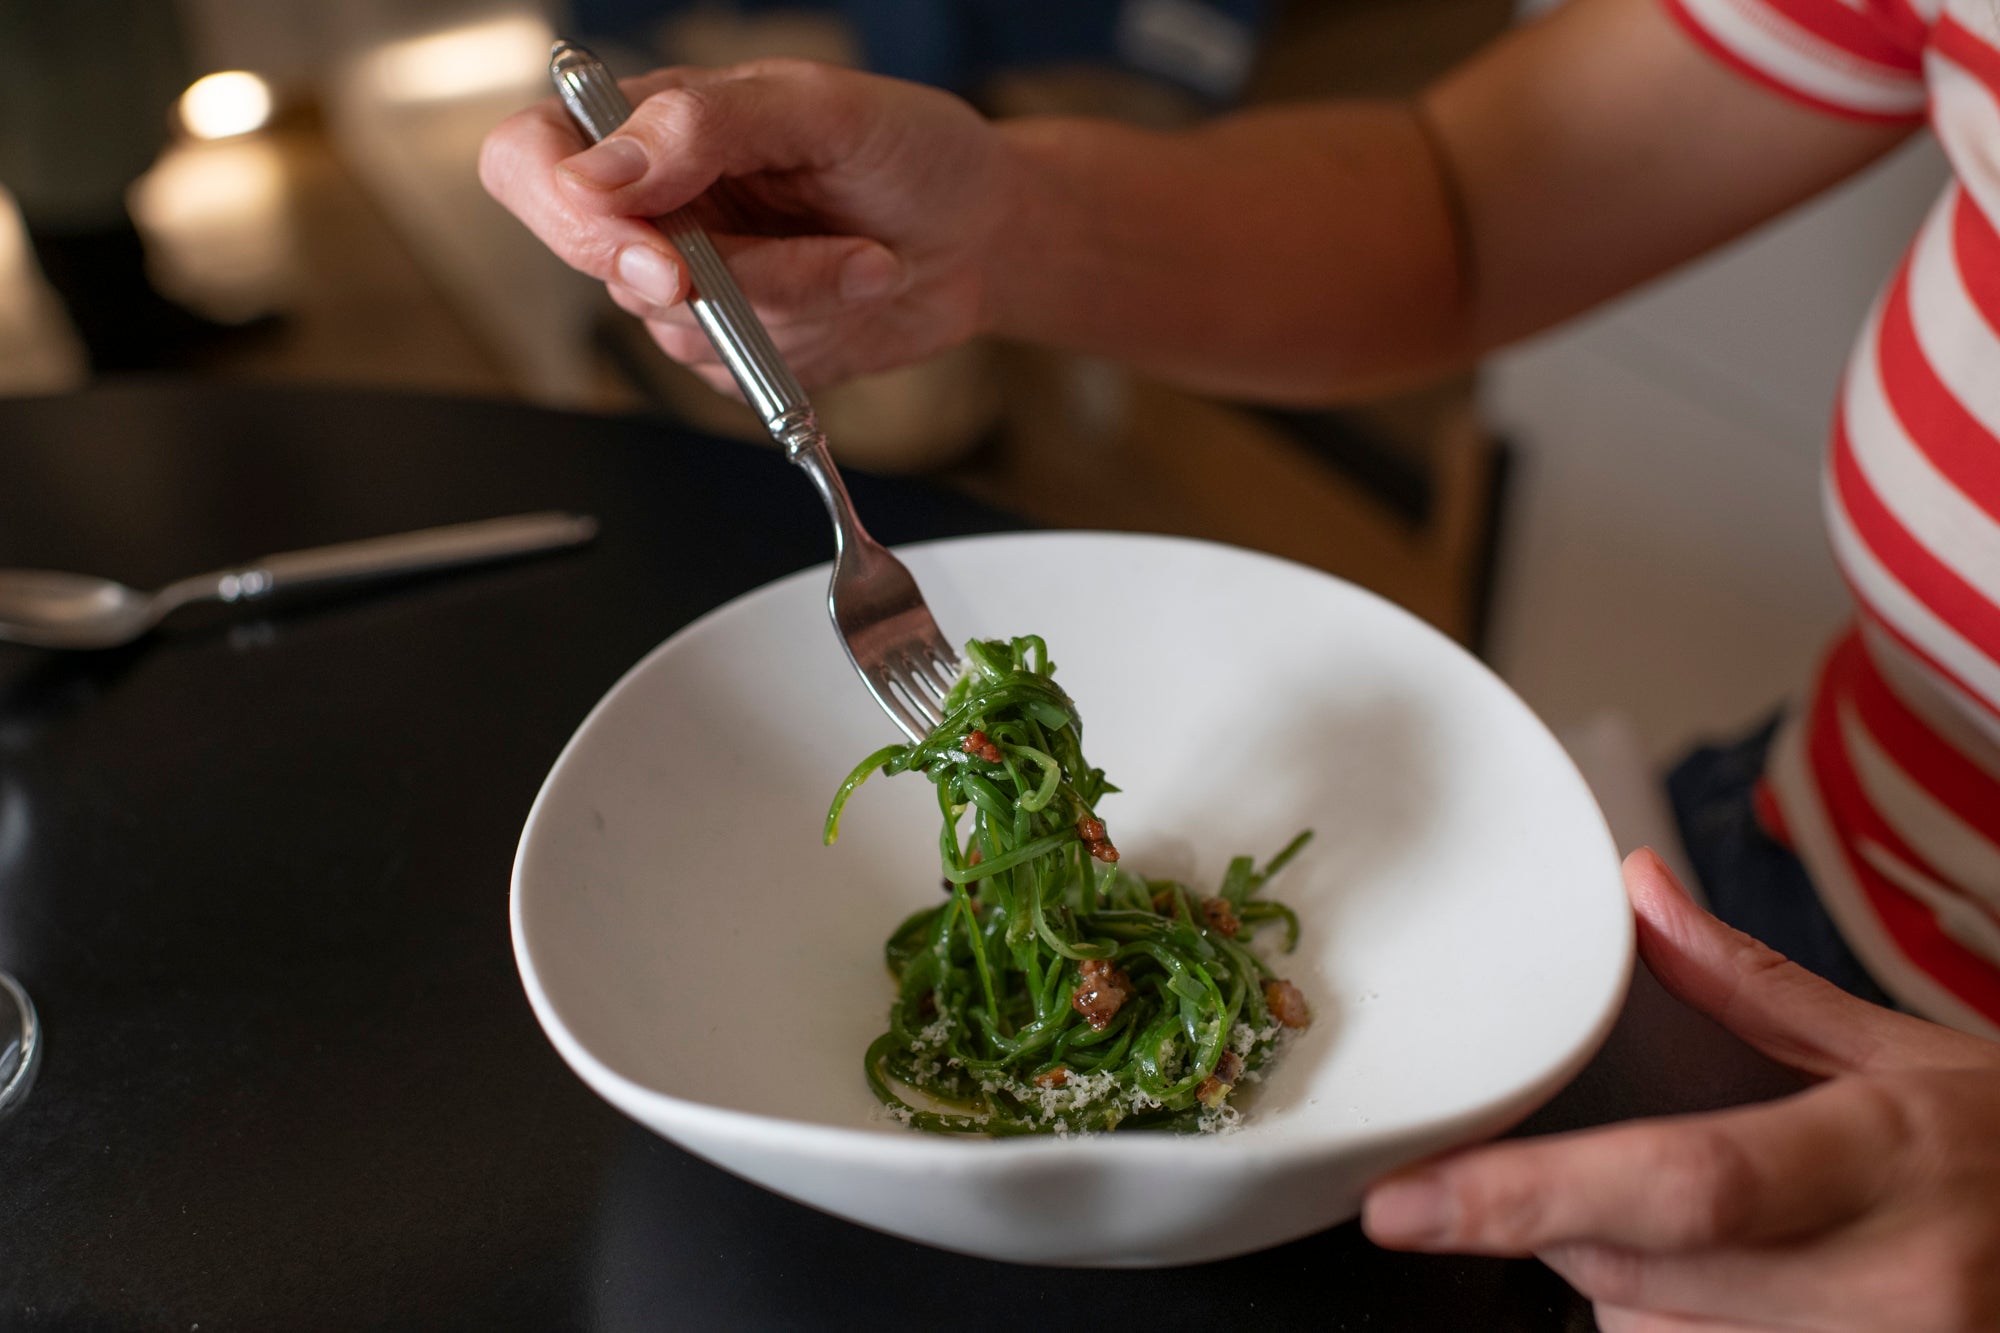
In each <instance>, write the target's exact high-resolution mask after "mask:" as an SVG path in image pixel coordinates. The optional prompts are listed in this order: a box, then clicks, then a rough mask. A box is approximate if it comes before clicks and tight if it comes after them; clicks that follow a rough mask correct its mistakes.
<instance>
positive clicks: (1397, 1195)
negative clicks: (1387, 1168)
mask: <svg viewBox="0 0 2000 1333" xmlns="http://www.w3.org/2000/svg"><path fill="white" fill-rule="evenodd" d="M1451 1224H1452V1204H1451V1196H1450V1195H1449V1194H1448V1193H1447V1192H1446V1190H1445V1187H1444V1182H1442V1181H1440V1180H1438V1179H1437V1178H1436V1177H1434V1176H1412V1177H1410V1178H1409V1179H1406V1180H1395V1181H1390V1182H1389V1183H1388V1184H1386V1185H1378V1186H1376V1187H1375V1188H1374V1189H1373V1190H1370V1191H1369V1193H1368V1201H1367V1203H1366V1205H1364V1207H1363V1210H1362V1226H1363V1227H1364V1228H1366V1230H1367V1232H1368V1235H1369V1237H1370V1238H1371V1239H1373V1240H1374V1241H1375V1242H1376V1243H1378V1244H1381V1245H1411V1246H1421V1245H1426V1244H1432V1243H1436V1242H1440V1241H1443V1240H1444V1239H1445V1237H1446V1235H1447V1233H1448V1232H1449V1231H1450V1229H1451Z"/></svg>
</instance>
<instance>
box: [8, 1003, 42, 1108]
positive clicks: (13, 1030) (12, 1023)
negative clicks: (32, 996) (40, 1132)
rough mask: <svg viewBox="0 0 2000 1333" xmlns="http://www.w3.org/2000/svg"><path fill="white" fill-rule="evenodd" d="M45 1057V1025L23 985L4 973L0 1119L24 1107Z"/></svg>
mask: <svg viewBox="0 0 2000 1333" xmlns="http://www.w3.org/2000/svg"><path fill="white" fill-rule="evenodd" d="M41 1055H42V1032H41V1024H40V1022H39V1021H38V1020H37V1019H36V1017H35V1006H34V1004H33V1002H32V1001H30V1000H29V999H28V993H27V992H26V991H24V990H22V989H21V984H20V983H19V982H18V981H15V980H14V978H12V977H10V976H8V975H7V974H6V973H5V972H0V1116H5V1115H6V1114H7V1113H8V1112H9V1111H12V1110H13V1109H14V1108H15V1107H17V1106H19V1105H20V1104H21V1100H22V1099H23V1098H25V1097H26V1096H27V1095H28V1087H29V1085H30V1084H32V1083H33V1082H34V1081H35V1065H36V1063H37V1062H38V1061H39V1060H40V1059H41Z"/></svg>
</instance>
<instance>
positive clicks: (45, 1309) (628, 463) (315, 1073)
mask: <svg viewBox="0 0 2000 1333" xmlns="http://www.w3.org/2000/svg"><path fill="white" fill-rule="evenodd" d="M853 489H854V492H855V498H856V501H857V504H858V505H859V507H860V509H861V512H862V513H863V514H864V515H866V516H867V518H868V520H869V522H870V524H871V526H872V527H873V528H874V529H875V531H876V532H877V534H878V535H880V536H881V537H882V538H884V539H885V540H887V541H891V542H896V541H910V540H916V539H921V538H927V537H938V536H945V535H952V534H958V533H969V532H980V531H990V530H994V529H1000V528H1006V527H1009V526H1016V525H1014V524H1012V523H1011V522H1010V521H1009V520H1008V519H1007V518H1006V517H1005V516H1003V515H1000V514H996V513H993V512H991V511H988V510H985V509H982V508H980V507H978V506H976V505H973V504H971V503H969V502H967V501H965V500H963V499H959V498H955V497H953V496H951V495H949V494H947V493H944V492H942V491H939V490H937V489H934V488H932V487H929V486H925V485H920V484H916V483H910V482H895V481H885V480H874V479H870V478H865V477H857V478H854V479H853ZM550 508H566V509H572V510H577V511H581V512H588V513H593V514H596V515H598V516H599V518H600V519H601V520H602V522H603V535H602V536H601V538H600V539H599V540H598V542H597V543H596V544H595V545H594V546H593V547H591V548H589V549H588V550H585V551H582V552H578V553H574V554H568V555H563V556H558V557H554V558H545V559H539V560H533V561H529V562H524V563H520V564H516V565H511V566H506V567H501V568H495V569H489V570H485V571H479V572H472V573H463V574H458V575H452V576H445V577H440V578H433V579H427V580H420V581H411V582H407V583H404V584H401V585H398V586H396V587H394V588H392V589H387V590H376V591H373V592H368V593H347V594H341V595H336V596H328V597H319V598H315V599H312V600H310V601H295V602H292V603H289V604H286V605H282V606H262V607H246V608H237V609H234V610H228V609H222V608H214V609H210V610H206V611H194V612H187V613H183V615H182V616H180V617H177V618H176V619H175V620H174V621H173V622H172V623H171V624H170V625H169V626H168V627H167V628H166V629H164V630H163V631H162V632H160V633H157V634H155V635H154V636H153V637H151V638H149V639H148V640H146V641H144V642H143V643H141V644H139V645H136V646H134V647H132V648H129V649H123V650H118V651H115V652H109V653H99V654H72V655H60V654H54V653H45V652H40V651H35V650H31V649H26V648H19V647H11V646H6V645H0V968H5V969H7V970H10V971H12V972H13V973H14V974H15V975H16V976H18V977H19V978H20V979H21V981H22V982H23V983H24V984H25V985H26V987H27V988H28V990H29V991H30V993H31V994H32V995H33V996H34V997H35V1000H36V1003H37V1004H38V1006H39V1007H40V1010H41V1013H42V1018H43V1021H44V1025H45V1033H46V1043H47V1045H46V1057H45V1060H44V1062H43V1066H42V1069H41V1073H40V1077H39V1079H38V1081H37V1083H36V1085H35V1087H34V1090H33V1092H32V1094H31V1095H30V1096H29V1098H28V1100H27V1102H26V1103H25V1104H24V1105H23V1107H22V1108H21V1109H20V1110H19V1111H18V1112H16V1113H15V1114H14V1115H12V1116H11V1117H9V1118H7V1119H6V1120H4V1121H0V1327H6V1328H15V1327H21V1328H30V1329H33V1328H51V1329H66V1328H93V1329H95V1328H134V1329H138V1328H145V1329H171V1330H193V1329H199V1330H201V1331H202V1333H218V1331H220V1330H230V1329H289V1330H313V1329H341V1330H351V1329H360V1328H367V1329H400V1328H409V1329H427V1330H428V1329H457V1328H465V1329H511V1328H524V1329H538V1330H542V1329H547V1330H556V1329H567V1328H593V1329H595V1328H603V1329H622V1328H653V1327H668V1328H700V1329H738V1328H742V1329H785V1328H825V1327H840V1326H846V1325H850V1324H854V1325H858V1324H861V1323H864V1322H865V1323H867V1324H868V1325H870V1326H872V1327H876V1328H905V1327H927V1326H946V1325H949V1326H953V1327H957V1328H961V1329H983V1328H993V1329H1002V1328H1005V1329H1010V1330H1012V1329H1018V1328H1019V1327H1021V1326H1022V1324H1023V1321H1024V1320H1029V1321H1041V1320H1044V1319H1048V1320H1054V1319H1061V1320H1063V1321H1064V1323H1065V1324H1068V1323H1072V1322H1074V1320H1075V1319H1077V1318H1079V1317H1084V1316H1085V1315H1086V1314H1087V1313H1089V1312H1105V1313H1106V1314H1108V1315H1109V1316H1110V1317H1111V1318H1113V1319H1114V1320H1117V1319H1118V1315H1117V1314H1116V1313H1115V1312H1117V1311H1121V1310H1130V1311H1133V1312H1134V1313H1135V1315H1136V1317H1139V1318H1140V1319H1141V1320H1142V1322H1143V1324H1144V1325H1146V1326H1154V1327H1166V1328H1179V1327H1188V1328H1195V1327H1202V1328H1210V1329H1213V1328H1217V1327H1222V1328H1228V1327H1236V1326H1242V1325H1248V1324H1251V1323H1253V1322H1254V1323H1255V1324H1256V1325H1258V1326H1260V1327H1266V1328H1305V1327H1312V1328H1319V1329H1368V1330H1385V1331H1387V1330H1403V1329H1408V1330H1424V1331H1425V1333H1435V1331H1436V1330H1451V1329H1472V1330H1515V1329H1521V1330H1544V1329H1571V1328H1588V1327H1590V1316H1589V1313H1588V1310H1587V1308H1586V1307H1585V1306H1584V1304H1583V1302H1581V1301H1580V1300H1579V1299H1578V1298H1577V1296H1576V1295H1575V1293H1573V1292H1572V1291H1570V1290H1569V1289H1568V1288H1567V1287H1566V1286H1565V1285H1564V1284H1563V1283H1562V1282H1561V1281H1560V1280H1558V1279H1557V1278H1555V1277H1554V1276H1553V1275H1552V1274H1550V1273H1549V1272H1548V1271H1547V1270H1545V1269H1543V1268H1542V1267H1541V1266H1539V1265H1538V1264H1535V1263H1532V1262H1502V1261H1495V1260H1467V1259H1451V1258H1421V1257H1410V1256H1400V1255H1392V1254H1388V1253H1385V1252H1382V1251H1379V1250H1377V1249H1375V1248H1374V1247H1373V1246H1371V1245H1370V1244H1369V1243H1368V1242H1367V1241H1366V1239H1365V1238H1363V1237H1362V1236H1361V1234H1360V1232H1359V1229H1358V1228H1357V1227H1355V1226H1354V1225H1352V1224H1350V1225H1347V1226H1343V1227H1338V1228H1335V1229H1333V1230H1331V1231H1328V1232H1325V1233H1323V1234H1321V1235H1318V1236H1313V1237H1310V1238H1308V1239H1305V1240H1301V1241H1298V1242H1296V1243H1294V1244H1291V1245H1286V1246H1283V1247H1281V1248H1278V1249H1275V1250H1270V1251H1267V1252H1265V1253H1262V1254H1257V1255H1252V1256H1248V1257H1246V1258H1242V1259H1236V1260H1231V1261H1228V1262H1225V1263H1220V1264H1211V1265H1206V1266H1203V1267H1198V1268H1189V1269H1179V1270H1170V1271H1165V1272H1114V1273H1102V1272H1075V1271H1064V1270H1055V1269H1033V1268H1017V1267H1010V1266H1006V1265H1001V1264H994V1263H989V1262H985V1261H981V1260H975V1259H968V1258H964V1257H962V1256H957V1255H950V1254H944V1253H941V1252H938V1251H934V1250H929V1249H926V1248H923V1247H921V1246H917V1245H913V1244H909V1243H907V1242H904V1241H900V1240H895V1239H891V1238H888V1237H884V1236H879V1235H876V1234H874V1233H872V1232H869V1231H865V1230H862V1229H860V1228H858V1227H855V1226H852V1225H849V1224H847V1223H844V1222H840V1221H837V1220H835V1219H833V1218H830V1217H826V1216H824V1215H822V1214H819V1213H817V1212H814V1211H812V1210H810V1209H807V1208H805V1207H802V1206H800V1205H798V1204H794V1203H791V1202H788V1201H786V1200H783V1199H779V1198H777V1197H775V1196H773V1195H770V1194H766V1193H764V1192H763V1191H762V1190H760V1189H758V1188H756V1187H755V1186H752V1185H749V1184H746V1183H744V1182H741V1181H739V1180H737V1179H735V1178H734V1177H732V1176H730V1175H727V1174H726V1173H724V1172H722V1171H720V1170H717V1169H716V1168H714V1167H712V1166H709V1165H708V1164H706V1163H704V1162H702V1161H700V1160H698V1159H696V1158H694V1157H691V1156H689V1155H687V1154H686V1153H683V1152H681V1151H680V1150H678V1149H676V1148H675V1147H673V1146H672V1145H671V1144H669V1143H666V1142H665V1141H663V1140H661V1139H658V1138H656V1137H654V1136H653V1135H652V1134H651V1133H649V1132H647V1131H646V1130H643V1129H641V1128H639V1127H638V1126H637V1125H635V1124H633V1123H631V1122H630V1121H627V1120H626V1119H625V1118H623V1117H622V1116H621V1115H619V1114H618V1113H617V1112H615V1111H613V1110H612V1109H611V1108H610V1107H609V1106H607V1105H606V1104H604V1103H603V1102H601V1101H599V1100H598V1099H597V1098H596V1097H595V1096H594V1095H593V1094H592V1093H590V1092H589V1091H588V1090H587V1089H586V1088H585V1087H584V1086H583V1084H582V1083H580V1082H579V1081H578V1080H577V1079H576V1078H575V1077H574V1076H572V1075H571V1074H570V1072H569V1070H568V1069H567V1068H565V1067H564V1066H563V1064H562V1063H561V1061H560V1060H559V1059H558V1058H557V1056H556V1054H555V1052H554V1050H553V1049H552V1048H551V1047H550V1046H549V1044H548V1043H547V1042H546V1041H545V1040H544V1039H543V1037H542V1034H541V1032H540V1030H539V1029H538V1028H537V1027H536V1025H535V1021H534V1019H533V1017H532V1016H531V1014H530V1013H529V1009H528V1005H527V1003H526V1000H525V998H524V997H523V995H522V992H521V988H520V984H519V981H518V979H517V978H516V975H515V972H514V964H513V958H512V954H511V951H510V947H509V941H508V933H507V883H508V871H509V867H510V864H511V861H512V857H513V852H514V846H515V842H516V839H517V837H518V834H519V830H520V827H521V823H522V820H523V818H524V817H525V816H526V814H527V810H528V806H529V803H530V801H531V800H532V799H533V797H534V794H535V791H536V789H537V788H538V786H539V785H540V783H541V781H542V778H543V776H544V774H545V773H546V772H547V770H548V768H549V765H550V764H551V763H552V762H553V761H554V759H555V757H556V754H557V752H558V751H559V750H560V748H561V747H562V744H563V742H564V741H565V740H566V739H567V738H568V736H569V734H570V732H571V731H572V730H573V729H574V728H575V726H576V725H577V724H578V723H579V722H580V721H581V720H582V718H583V716H584V714H585V712H587V711H588V709H589V708H590V706H591V705H592V704H593V703H594V702H595V701H596V700H597V698H598V697H599V696H600V695H601V694H602V693H603V692H604V691H605V690H606V689H607V688H608V687H609V686H610V685H611V684H612V683H613V682H614V681H615V680H616V679H617V678H618V676H619V675H620V674H621V673H623V672H624V671H625V669H626V668H627V667H628V666H630V665H631V664H632V663H633V662H634V661H635V660H637V659H638V657H640V656H641V655H642V654H643V653H644V652H645V651H646V650H647V649H649V648H651V647H652V646H653V645H654V644H656V643H657V642H659V641H660V640H661V639H663V638H665V637H666V636H667V635H669V634H671V633H672V632H673V631H674V630H676V629H678V628H679V627H680V626H682V625H684V624H686V623H687V622H688V621H689V620H691V619H693V618H694V617H695V616H697V615H699V614H701V613H702V612H704V611H706V610H708V609H710V608H712V607H714V606H716V605H718V604H720V603H722V602H724V601H726V600H728V599H729V598H731V597H734V596H736V595H737V594H739V593H741V592H744V591H746V590H748V589H750V588H753V587H755V586H757V585H759V584H762V583H764V582H766V581H768V580H770V579H772V578H775V577H777V576H779V575H781V574H785V573H788V572H790V571H792V570H795V569H798V568H801V567H803V566H805V565H808V564H812V563H815V562H817V561H820V560H823V559H825V558H826V557H827V556H828V555H829V554H830V539H829V535H828V530H827V527H826V523H825V520H824V518H823V516H822V514H821V512H820V510H819V507H818V501H817V500H816V499H815V497H814V496H813V494H812V492H811V490H810V488H809V487H808V486H807V485H805V484H804V480H803V479H802V478H800V477H798V476H797V475H795V474H794V473H793V471H792V469H790V468H789V466H788V465H787V464H786V463H784V462H783V460H782V459H780V458H779V457H778V456H776V455H775V454H774V453H772V452H771V451H768V450H762V449H755V448H750V447H747V446H743V445H738V444H728V443H721V442H717V441H712V440H706V439H700V438H696V437H693V436H691V435H689V434H688V433H686V432H684V431H681V430H679V429H677V428H675V427H672V426H668V425H662V424H660V423H657V422H649V421H642V420H630V419H606V418H596V417H587V416H580V415H566V414H561V413H554V412H547V411H541V410H536V409H531V408H525V407H519V406H512V405H503V404H495V403H484V402H474V401H460V400H451V399H436V398H422V397H414V396H396V395H386V394H375V393H355V392H340V391H329V390H317V391H308V390H285V389H256V390H252V389H244V388H240V387H239V388H221V387H215V386H205V385H201V384H197V383H191V382H176V381H155V382H147V381H139V382H134V383H130V384H124V385H117V386H114V387H111V388H107V389H99V390H95V391H92V392H89V393H86V394H82V395H77V396H72V397H64V398H52V399H36V400H17V401H11V402H5V401H0V566H32V567H40V568H48V569H73V570H79V571H86V572H90V573H98V574H105V575H109V576H111V577H114V578H118V579H121V580H123V581H125V582H128V583H131V584H133V585H135V586H140V587H148V586H154V585H157V584H159V583H162V582H165V581H168V580H170V579H172V578H175V577H178V576H181V575H184V574H188V573H191V572H194V571H197V570H201V569H207V568H213V567H220V566H226V565H229V564H232V563H239V562H241V561H243V560H244V559H245V558H247V557H250V556H253V555H256V554H261V553H265V552H270V551H278V550H286V549H292V548H296V547H301V546H306V545H312V544H317V543H321V542H330V541H339V540H345V539H349V538H354V537H360V536H368V535H373V534H377V533H389V532H396V531H401V530H404V529H410V528H418V527H424V526H428V525H432V524H440V523H449V522H456V521H461V520H466V519H474V518H483V517H490V516H495V515H500V514H507V513H515V512H521V511H527V510H534V509H550ZM1788 1086H1790V1084H1789V1082H1788V1080H1787V1079H1786V1078H1785V1077H1784V1076H1783V1075H1781V1074H1779V1073H1778V1072H1776V1071H1775V1070H1773V1069H1772V1068H1771V1067H1770V1066H1768V1065H1766V1064H1765V1063H1764V1062H1762V1061H1761V1060H1760V1059H1758V1058H1757V1057H1755V1056H1753V1055H1751V1054H1750V1053H1749V1052H1748V1051H1747V1050H1746V1049H1745V1048H1743V1047H1742V1046H1740V1045H1739V1044H1738V1043H1736V1042H1735V1041H1734V1040H1733V1039H1731V1038H1729V1037H1728V1036H1726V1035H1725V1034H1722V1033H1721V1032H1720V1031H1719V1030H1717V1029H1715V1028H1714V1027H1712V1026H1711V1025H1709V1024H1708V1023H1706V1022H1705V1021H1704V1020H1702V1019H1700V1018H1698V1017H1696V1016H1694V1015H1693V1014H1691V1013H1689V1012H1688V1011H1686V1010H1684V1009H1682V1008H1681V1007H1680V1006H1679V1005H1677V1004H1675V1003H1674V1002H1673V1001H1672V1000H1670V999H1668V998H1667V997H1666V996H1665V995H1664V994H1663V993H1662V992H1660V991H1659V990H1658V988H1657V986H1655V985H1653V984H1652V983H1651V982H1650V980H1649V979H1647V978H1645V977H1644V976H1643V974H1642V976H1641V977H1640V978H1639V981H1638V984H1637V985H1636V986H1635V989H1634V992H1633V996H1632V998H1631V1000H1630V1001H1629V1002H1628V1004H1627V1007H1626V1011H1625V1014H1624V1016H1623V1018H1622V1019H1621V1021H1620V1023H1619V1026H1618V1028H1617V1030H1616V1031H1615V1032H1614V1034H1613V1036H1612V1038H1611V1040H1610V1042H1609V1043H1608V1044H1607V1046H1606V1048H1605V1050H1604V1051H1603V1052H1602V1053H1601V1054H1600V1056H1599V1057H1598V1058H1597V1060H1596V1061H1595V1062H1594V1063H1593V1064H1592V1065H1591V1066H1590V1068H1589V1069H1588V1070H1587V1071H1586V1072H1585V1073H1584V1075H1583V1076H1582V1077H1581V1078H1580V1079H1579V1080H1578V1081H1577V1082H1576V1084H1574V1085H1573V1086H1572V1087H1571V1088H1570V1089H1569V1090H1568V1091H1566V1092H1565V1093H1564V1094H1563V1095H1562V1096H1560V1097H1559V1098H1558V1099H1557V1100H1556V1101H1555V1102H1554V1103H1552V1104H1551V1105H1550V1106H1549V1107H1548V1108H1546V1109H1545V1110H1544V1111H1543V1112H1541V1113H1540V1114H1539V1115H1538V1116H1537V1117H1535V1119H1534V1120H1533V1121H1531V1122H1530V1123H1529V1125H1528V1126H1526V1127H1524V1130H1525V1132H1536V1131H1543V1130H1551V1129H1561V1128H1568V1127H1574V1126H1579V1125H1587V1124H1592V1123H1598V1122H1602V1121H1605V1120H1610V1119H1618V1118H1624V1117H1628V1116H1632V1115H1637V1114H1646V1113H1652V1112H1661V1111H1671V1110H1686V1109H1696V1108H1700V1107H1707V1106H1719V1105H1725V1104H1729V1103H1732V1102H1738V1101H1743V1100H1748V1099H1750V1098H1754V1097H1759V1096H1765V1095H1770V1094H1771V1093H1773V1092H1775V1091H1778V1090H1780V1089H1782V1088H1785V1087H1788Z"/></svg>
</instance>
